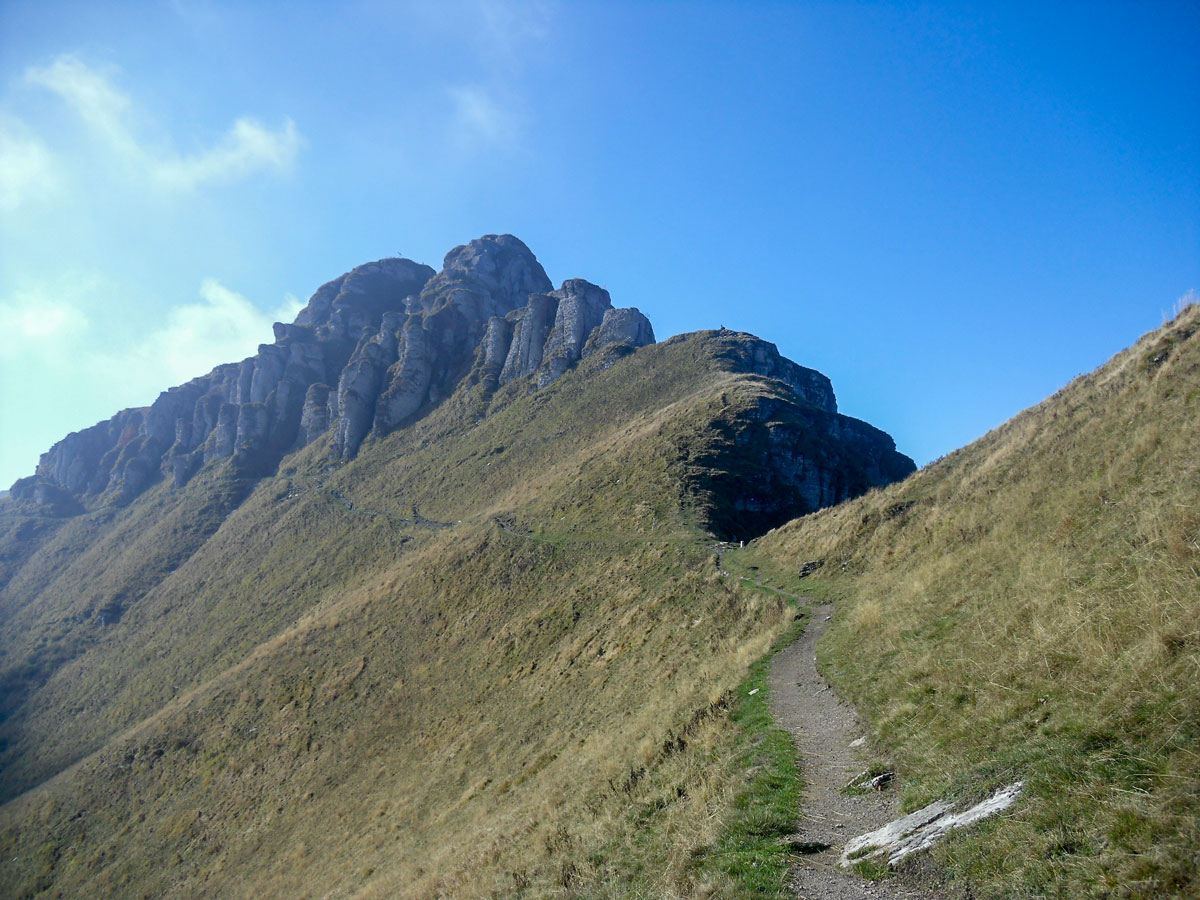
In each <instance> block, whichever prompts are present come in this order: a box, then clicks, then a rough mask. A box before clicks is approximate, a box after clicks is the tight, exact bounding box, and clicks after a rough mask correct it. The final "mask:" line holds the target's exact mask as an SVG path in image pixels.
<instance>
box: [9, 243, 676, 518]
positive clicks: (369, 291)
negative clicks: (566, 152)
mask: <svg viewBox="0 0 1200 900" xmlns="http://www.w3.org/2000/svg"><path fill="white" fill-rule="evenodd" d="M610 314H616V317H615V318H613V319H612V321H611V322H610V323H609V324H608V325H607V326H605V324H604V323H605V322H606V321H607V318H606V317H607V316H608V315H610ZM589 340H590V341H591V342H592V346H596V347H599V346H603V345H606V344H624V345H628V346H630V347H639V346H644V345H646V344H649V343H653V341H654V333H653V330H652V329H651V327H650V323H649V321H648V320H647V319H646V318H645V316H643V315H642V314H641V313H639V312H638V311H637V310H613V309H612V303H611V301H610V300H609V297H608V293H607V292H606V291H604V290H602V289H601V288H598V287H596V286H595V285H592V284H589V283H588V282H586V281H582V280H580V279H571V280H569V281H566V282H564V283H563V286H562V287H561V288H560V289H559V290H557V291H554V290H552V285H551V283H550V279H549V278H547V277H546V273H545V271H544V270H543V269H542V267H541V265H540V264H539V263H538V261H537V259H536V258H535V257H534V255H533V253H532V252H530V250H529V248H528V247H526V246H525V245H524V244H523V243H522V242H521V241H519V240H518V239H517V238H515V237H513V236H512V235H486V236H484V237H482V238H479V239H478V240H474V241H471V243H469V244H466V245H464V246H461V247H456V248H454V249H453V250H451V251H450V252H449V253H448V254H447V255H446V258H445V260H444V261H443V266H442V270H441V271H440V272H437V273H435V272H434V271H433V269H431V268H430V267H429V266H425V265H421V264H420V263H416V262H413V261H412V260H409V259H383V260H379V261H378V262H373V263H367V264H366V265H362V266H359V267H358V268H356V269H353V270H351V271H350V272H347V273H346V274H345V275H342V276H341V277H340V278H336V279H334V280H333V281H330V282H329V283H328V284H325V285H323V286H321V287H320V288H319V289H318V290H317V292H316V293H315V294H313V296H312V298H311V299H310V300H309V302H308V305H307V306H305V308H304V309H303V310H301V311H300V313H299V315H297V317H296V321H295V322H294V323H292V324H290V325H289V324H285V323H277V324H276V325H275V342H274V343H273V344H263V345H261V346H260V347H259V348H258V353H257V354H256V355H255V356H252V357H250V358H249V359H245V360H242V362H240V363H231V364H228V365H222V366H218V367H217V368H216V369H214V370H213V371H212V372H210V373H209V374H207V375H204V376H202V377H200V378H196V379H193V380H192V381H189V382H188V383H187V384H184V385H181V386H179V387H175V388H171V389H170V390H168V391H166V392H165V393H163V394H161V395H160V396H159V398H158V399H157V400H156V401H155V402H154V403H153V404H151V406H150V407H148V408H145V409H131V410H124V411H122V412H120V413H118V414H117V415H116V416H114V417H113V418H112V419H110V420H109V421H107V422H101V423H100V424H98V425H95V426H93V427H91V428H87V429H84V430H83V431H80V432H76V433H73V434H71V435H68V436H67V437H66V438H64V439H63V440H62V441H59V442H58V443H57V444H55V445H54V447H52V448H51V449H50V451H49V452H47V453H46V454H44V455H43V457H42V460H41V462H40V464H39V466H38V470H37V473H36V474H35V475H34V476H32V477H30V478H25V479H21V480H20V481H18V482H17V483H16V484H15V485H13V496H14V498H15V499H18V500H26V501H34V502H40V503H43V504H45V505H48V506H54V507H55V508H62V509H67V508H73V507H72V506H71V502H70V501H72V500H74V501H76V502H78V501H82V502H83V503H84V504H85V505H92V506H94V505H97V504H104V503H124V502H128V501H129V500H131V499H132V498H133V497H135V496H137V495H138V494H140V493H141V492H142V491H143V490H145V489H146V488H147V487H148V486H149V485H150V484H152V483H153V482H155V481H156V480H157V479H158V478H159V477H161V476H166V477H168V478H170V479H171V480H172V482H173V483H174V484H175V485H176V486H180V485H183V484H185V483H186V482H187V481H188V480H189V479H190V478H191V477H192V476H193V475H194V474H195V473H196V472H197V471H198V470H199V469H200V467H201V466H203V465H205V464H206V463H210V462H213V461H214V460H220V459H226V458H232V460H233V463H234V465H235V467H236V468H237V469H238V471H239V472H241V473H242V474H246V475H251V476H258V475H264V474H267V473H268V472H270V471H272V470H273V469H274V468H275V467H276V466H277V465H278V463H279V460H280V459H281V458H282V457H283V456H284V455H285V454H286V453H288V452H290V451H292V450H295V449H297V448H299V447H303V446H305V445H306V444H309V443H311V442H313V441H315V440H317V439H318V438H319V437H321V436H322V435H324V434H325V433H327V432H328V433H330V434H331V445H332V449H333V452H334V453H335V454H336V455H337V456H339V457H341V458H348V457H352V456H354V455H355V454H356V453H357V452H358V449H359V447H360V445H361V444H362V442H363V441H364V440H365V439H366V438H367V437H368V436H369V435H371V434H376V435H383V434H386V433H388V432H389V431H392V430H394V429H396V428H399V427H402V426H404V425H406V424H408V423H410V422H412V421H414V420H415V419H416V418H417V417H419V415H420V414H421V413H422V412H423V411H426V410H428V409H429V408H431V407H433V406H435V405H436V404H438V403H439V402H441V400H443V399H445V397H447V396H448V395H449V394H450V393H452V392H453V390H454V389H455V387H456V386H457V384H458V383H459V382H460V381H461V380H462V379H463V377H464V376H465V375H467V374H468V373H469V372H470V371H471V369H472V367H473V365H475V364H476V361H477V357H476V351H477V349H480V348H481V349H482V351H483V352H482V361H481V362H480V363H479V367H480V374H481V375H482V376H484V377H485V378H486V377H487V376H489V375H490V376H491V382H492V385H493V387H494V386H497V385H498V384H502V383H507V382H509V381H513V380H515V379H517V378H521V377H524V376H526V375H530V374H532V373H534V372H535V371H536V372H537V377H536V379H535V380H534V383H535V384H536V386H537V387H544V386H545V385H547V384H549V383H550V382H551V381H553V380H554V379H556V378H558V377H559V376H561V375H562V374H563V373H564V372H566V371H567V370H568V369H570V368H571V367H572V366H573V365H575V363H577V362H578V361H579V359H580V358H581V357H582V355H583V352H584V346H585V344H587V343H588V341H589ZM543 358H545V360H546V364H545V365H544V366H543V365H542V361H543ZM50 498H54V499H53V502H51V499H50Z"/></svg>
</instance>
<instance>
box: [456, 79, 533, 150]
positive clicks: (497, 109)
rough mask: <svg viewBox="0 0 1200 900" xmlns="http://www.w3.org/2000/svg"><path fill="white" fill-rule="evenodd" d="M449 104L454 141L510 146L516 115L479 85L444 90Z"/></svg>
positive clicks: (515, 128)
mask: <svg viewBox="0 0 1200 900" xmlns="http://www.w3.org/2000/svg"><path fill="white" fill-rule="evenodd" d="M446 93H447V94H449V96H450V101H451V103H452V104H453V122H454V130H455V134H456V136H457V138H458V139H459V140H460V141H462V142H463V143H464V144H468V145H471V144H479V143H483V144H488V145H493V146H495V145H500V146H503V145H507V144H512V143H513V142H514V141H515V140H516V138H517V135H518V132H519V124H520V122H519V116H518V115H517V113H516V112H515V111H514V110H513V109H512V108H511V107H508V106H505V105H503V104H501V103H500V102H499V101H498V100H497V99H496V96H495V93H494V91H490V90H488V89H487V88H485V87H482V86H480V85H463V86H459V87H450V88H447V89H446Z"/></svg>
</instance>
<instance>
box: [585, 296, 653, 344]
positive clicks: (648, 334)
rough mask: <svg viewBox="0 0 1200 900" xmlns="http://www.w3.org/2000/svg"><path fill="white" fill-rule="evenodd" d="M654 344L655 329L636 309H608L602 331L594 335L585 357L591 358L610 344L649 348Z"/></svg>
mask: <svg viewBox="0 0 1200 900" xmlns="http://www.w3.org/2000/svg"><path fill="white" fill-rule="evenodd" d="M653 343H654V328H653V327H651V325H650V320H649V319H647V318H646V317H645V316H644V315H642V314H641V312H639V311H638V310H637V309H636V308H634V307H629V308H627V309H607V310H605V311H604V319H603V320H602V321H601V322H600V330H599V331H597V332H596V333H595V334H593V335H592V337H591V339H590V340H589V341H588V343H587V346H586V347H584V348H583V355H584V356H589V355H590V354H592V353H593V352H595V351H596V350H598V349H599V348H601V347H605V346H608V345H610V344H625V345H627V346H630V347H647V346H649V345H650V344H653Z"/></svg>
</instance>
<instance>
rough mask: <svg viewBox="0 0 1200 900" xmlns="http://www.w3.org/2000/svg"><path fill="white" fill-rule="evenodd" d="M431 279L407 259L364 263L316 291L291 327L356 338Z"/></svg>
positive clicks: (427, 271) (428, 272)
mask: <svg viewBox="0 0 1200 900" xmlns="http://www.w3.org/2000/svg"><path fill="white" fill-rule="evenodd" d="M433 276H434V271H433V269H432V268H430V267H429V266H426V265H423V264H422V263H418V262H414V261H413V260H411V259H404V258H398V257H393V258H390V259H380V260H377V261H375V262H370V263H365V264H364V265H361V266H357V267H355V268H353V269H351V270H350V271H349V272H347V273H346V274H345V275H342V276H340V277H339V278H335V279H334V280H333V281H330V282H328V283H326V284H323V285H322V286H321V287H320V288H318V289H317V292H316V293H315V294H313V295H312V298H311V299H310V300H309V301H308V305H307V306H305V307H304V309H302V310H300V313H299V315H297V316H296V321H295V323H294V324H295V325H299V326H304V327H308V328H312V329H314V330H319V329H327V332H326V336H332V334H333V333H337V334H339V335H340V336H343V337H344V336H347V335H353V336H355V337H357V335H358V331H360V330H361V329H362V328H364V327H368V326H377V325H378V324H379V322H380V319H381V318H382V316H383V314H384V313H385V312H387V311H388V310H394V309H398V308H399V309H403V308H404V301H405V299H406V298H408V297H410V296H416V295H417V294H420V292H421V290H422V289H423V288H424V287H425V285H426V283H427V282H428V281H429V279H431V278H432V277H433ZM278 333H279V332H278V330H277V331H276V336H277V337H278Z"/></svg>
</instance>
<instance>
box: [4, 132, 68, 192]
mask: <svg viewBox="0 0 1200 900" xmlns="http://www.w3.org/2000/svg"><path fill="white" fill-rule="evenodd" d="M59 185H60V183H59V177H58V173H57V172H56V171H55V166H54V160H53V158H52V157H51V155H50V151H49V150H48V149H47V148H46V145H45V144H43V143H42V141H41V140H40V139H39V138H38V137H37V136H36V135H33V134H31V133H30V132H29V130H28V129H27V128H25V126H24V125H23V124H22V123H20V122H19V121H17V120H15V119H10V118H7V117H5V118H0V211H3V212H12V211H14V210H16V209H17V208H18V207H20V206H23V205H25V204H26V203H28V202H30V201H31V200H37V199H43V198H46V197H49V196H52V195H53V194H55V193H57V192H58V189H59Z"/></svg>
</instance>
